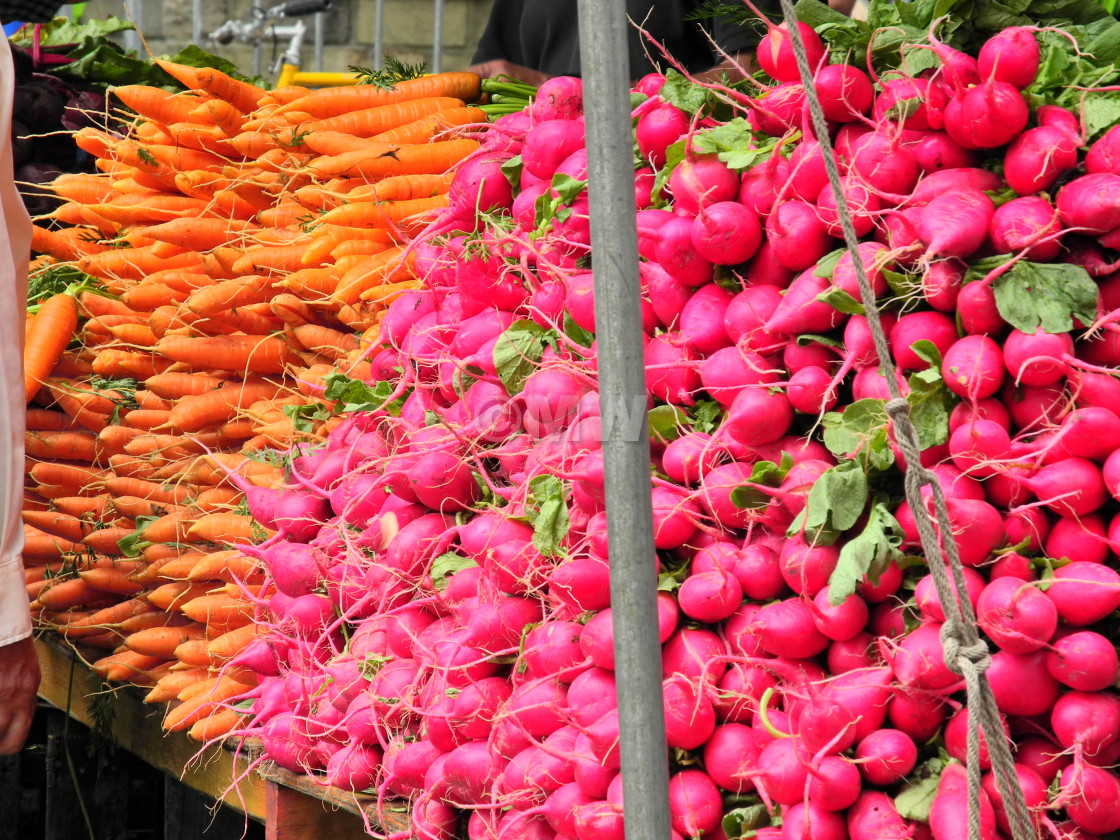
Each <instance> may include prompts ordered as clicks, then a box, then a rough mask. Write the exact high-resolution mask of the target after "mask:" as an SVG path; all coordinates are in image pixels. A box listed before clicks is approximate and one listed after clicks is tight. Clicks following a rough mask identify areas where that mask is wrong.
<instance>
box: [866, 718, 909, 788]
mask: <svg viewBox="0 0 1120 840" xmlns="http://www.w3.org/2000/svg"><path fill="white" fill-rule="evenodd" d="M855 759H856V766H857V767H858V768H859V772H860V773H861V774H862V775H863V778H864V779H866V780H867V781H868V782H869V783H870V784H873V785H879V786H882V787H885V786H887V785H892V784H894V783H896V782H899V781H901V780H902V779H904V778H906V776H907V775H908V774H909V773H910V771H911V770H913V769H914V765H915V764H917V762H918V746H917V744H915V743H914V739H913V738H911V737H910V736H909V735H907V734H906V733H905V732H902V731H900V730H898V729H880V730H877V731H875V732H872V733H871V734H869V735H868V736H867V737H866V738H863V739H862V740H861V741H860V742H859V743H858V744H856V750H855Z"/></svg>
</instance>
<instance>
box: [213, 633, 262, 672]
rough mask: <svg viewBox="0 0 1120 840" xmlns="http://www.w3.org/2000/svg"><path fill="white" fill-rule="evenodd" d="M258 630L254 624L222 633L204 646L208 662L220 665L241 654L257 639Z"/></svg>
mask: <svg viewBox="0 0 1120 840" xmlns="http://www.w3.org/2000/svg"><path fill="white" fill-rule="evenodd" d="M258 632H259V630H258V628H257V625H256V624H246V625H245V626H243V627H238V628H237V629H236V630H230V631H229V632H228V633H222V634H221V635H220V636H216V637H215V638H213V639H211V640H210V642H209V644H208V645H207V646H206V653H207V655H208V656H209V657H210V662H211V663H213V664H214V665H221V664H222V663H223V662H226V661H227V660H230V659H233V657H235V656H237V654H239V653H241V651H243V650H244V649H245V648H246V647H247V646H248V645H249V643H250V642H252V641H253V639H255V638H257V634H258Z"/></svg>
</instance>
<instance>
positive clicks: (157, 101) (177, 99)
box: [109, 85, 202, 123]
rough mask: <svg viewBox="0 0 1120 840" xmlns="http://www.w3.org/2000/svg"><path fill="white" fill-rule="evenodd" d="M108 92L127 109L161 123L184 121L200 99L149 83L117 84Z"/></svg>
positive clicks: (193, 95)
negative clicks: (168, 90)
mask: <svg viewBox="0 0 1120 840" xmlns="http://www.w3.org/2000/svg"><path fill="white" fill-rule="evenodd" d="M109 92H110V93H111V94H112V95H113V96H115V97H116V98H117V99H119V100H120V101H121V102H123V103H124V105H125V107H126V108H128V109H129V110H131V111H134V112H135V113H137V114H139V115H140V116H142V117H144V118H145V119H148V120H153V121H155V122H162V123H176V122H186V121H187V120H189V119H190V117H189V114H190V112H191V111H192V110H193V109H194V108H197V107H198V104H199V102H201V101H202V100H201V99H200V98H199V97H198V96H197V95H195V94H193V93H168V92H167V91H165V90H164V89H163V88H158V87H152V86H149V85H117V86H116V87H112V88H110V89H109Z"/></svg>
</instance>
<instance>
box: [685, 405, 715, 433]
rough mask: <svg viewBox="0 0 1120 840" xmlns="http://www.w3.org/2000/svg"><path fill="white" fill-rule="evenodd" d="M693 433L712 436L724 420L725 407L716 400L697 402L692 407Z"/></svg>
mask: <svg viewBox="0 0 1120 840" xmlns="http://www.w3.org/2000/svg"><path fill="white" fill-rule="evenodd" d="M692 417H693V420H692V429H693V431H697V432H703V433H704V434H711V433H712V432H714V431H715V430H716V429H718V428H719V424H720V422H721V421H722V420H723V406H721V405H720V404H719V403H718V402H716V401H715V400H697V401H696V405H694V406H693V407H692Z"/></svg>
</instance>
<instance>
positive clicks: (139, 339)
mask: <svg viewBox="0 0 1120 840" xmlns="http://www.w3.org/2000/svg"><path fill="white" fill-rule="evenodd" d="M109 332H110V333H111V334H112V336H113V338H115V339H116V340H117V341H119V342H121V343H122V344H127V345H129V346H131V347H136V348H144V347H152V346H153V345H155V343H156V341H157V338H156V334H155V333H153V332H152V328H151V327H149V326H148V325H147V324H118V325H117V326H115V327H110V328H109ZM91 372H92V368H91Z"/></svg>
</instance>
